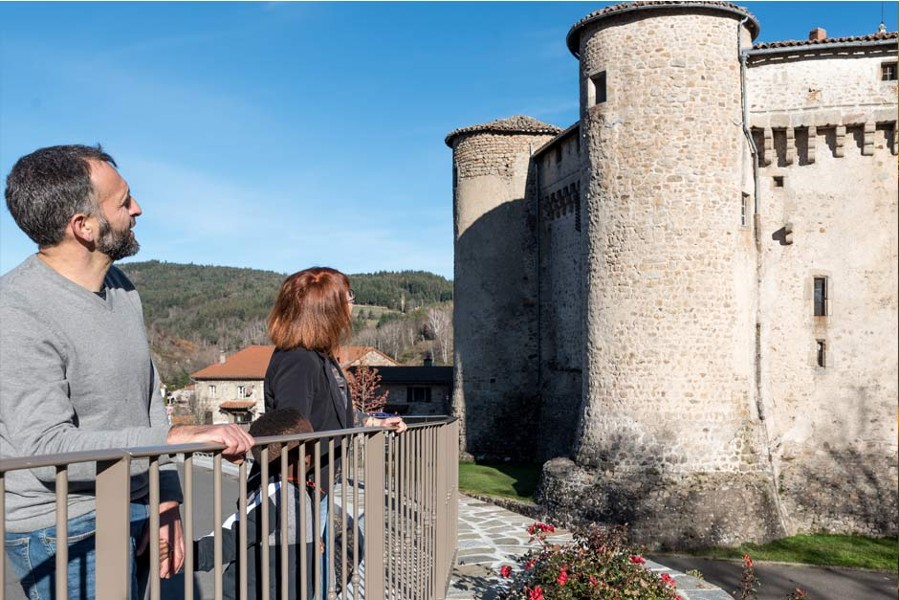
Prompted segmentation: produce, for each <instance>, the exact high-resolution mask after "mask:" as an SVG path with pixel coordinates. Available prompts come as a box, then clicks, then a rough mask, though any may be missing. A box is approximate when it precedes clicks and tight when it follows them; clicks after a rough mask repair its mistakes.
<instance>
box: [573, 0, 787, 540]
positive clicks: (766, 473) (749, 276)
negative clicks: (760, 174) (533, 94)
mask: <svg viewBox="0 0 899 600" xmlns="http://www.w3.org/2000/svg"><path fill="white" fill-rule="evenodd" d="M757 32H758V24H757V23H756V22H755V20H754V18H753V17H751V15H749V14H748V13H747V12H745V11H743V10H742V9H739V8H738V7H735V6H733V5H723V4H721V3H685V4H674V3H663V4H650V3H636V4H635V5H630V4H623V5H617V6H613V7H609V8H607V9H604V10H601V11H599V12H597V13H594V14H591V15H589V16H587V17H586V18H584V19H582V20H581V21H579V22H578V23H576V24H575V25H574V26H573V27H572V29H571V31H570V32H569V34H568V45H569V48H570V49H571V51H572V52H573V53H575V54H576V55H577V56H579V57H580V84H581V134H582V136H583V139H584V142H585V144H584V145H585V147H586V154H587V157H586V160H587V162H588V163H589V164H588V169H589V172H590V173H591V174H592V177H589V179H588V180H587V181H582V189H586V190H587V194H586V207H587V214H588V218H587V236H586V244H587V248H586V252H587V259H586V263H587V265H588V267H587V269H586V272H585V277H586V323H585V329H586V350H585V354H584V363H585V364H584V370H585V372H587V373H589V374H590V376H589V377H585V379H584V405H583V415H582V418H581V427H580V430H579V432H578V436H577V439H576V442H575V452H574V459H575V462H576V463H577V464H578V465H579V466H580V468H581V469H586V470H587V471H588V472H590V475H591V478H592V479H593V481H592V482H591V483H590V484H589V485H587V486H585V487H584V489H583V492H584V493H583V494H575V495H574V496H573V498H578V502H579V503H586V504H587V505H588V506H589V507H590V509H588V511H589V512H592V513H593V514H592V515H591V518H596V519H600V520H607V519H609V518H613V517H614V518H615V519H616V520H622V519H623V520H625V521H630V522H631V523H633V524H634V525H633V526H634V527H635V529H636V531H635V533H636V534H637V535H638V537H648V536H646V531H651V530H656V531H660V530H666V531H669V532H671V535H672V536H678V537H679V538H680V539H683V537H684V536H686V537H689V536H691V535H692V536H696V537H704V536H705V532H707V531H708V530H709V529H713V528H715V527H716V526H718V527H720V528H721V529H724V530H727V531H728V535H733V536H737V537H735V538H734V539H718V540H717V541H718V542H719V543H720V542H723V543H728V542H731V541H736V540H737V539H746V538H747V537H748V538H758V537H769V536H771V535H774V534H777V533H779V532H780V531H781V530H780V518H779V514H778V509H777V506H776V502H775V498H776V494H775V493H774V488H773V481H772V479H773V478H772V475H771V471H770V469H769V468H768V467H769V466H770V461H769V460H768V458H767V444H766V441H765V439H764V429H763V428H762V427H761V426H760V424H759V414H758V410H757V404H756V395H755V392H754V388H755V386H754V374H755V372H754V356H753V354H752V352H751V350H752V349H753V348H754V344H753V335H754V331H755V327H754V322H755V306H753V304H752V301H751V298H753V297H754V296H755V294H754V286H755V285H756V283H755V279H756V277H755V268H754V243H753V238H752V233H751V230H750V228H741V221H740V219H741V206H742V205H743V193H744V191H746V189H745V188H744V181H745V180H746V178H745V177H744V173H743V165H744V152H745V149H746V148H748V141H747V139H746V137H745V136H744V130H743V127H742V122H743V119H742V102H741V69H740V50H741V49H743V48H745V47H749V46H750V45H751V38H752V37H753V36H754V35H755V34H756V33H757ZM749 182H750V183H751V179H750V180H749ZM687 415H689V418H685V416H687ZM570 476H571V474H570V473H567V474H565V475H564V476H563V477H564V478H565V479H570ZM560 483H563V482H560ZM738 505H739V506H743V507H745V509H744V511H742V513H736V514H735V513H734V511H733V510H732V508H733V507H734V506H738ZM627 515H633V518H627ZM663 521H664V527H662V525H663ZM724 521H726V525H724V523H723V522H724ZM655 537H656V539H657V540H658V536H655ZM661 541H662V542H663V543H664V541H665V540H664V539H663V540H661Z"/></svg>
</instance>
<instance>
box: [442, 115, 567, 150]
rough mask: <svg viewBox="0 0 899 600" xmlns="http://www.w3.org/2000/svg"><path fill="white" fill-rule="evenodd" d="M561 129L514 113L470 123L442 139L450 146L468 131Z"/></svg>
mask: <svg viewBox="0 0 899 600" xmlns="http://www.w3.org/2000/svg"><path fill="white" fill-rule="evenodd" d="M561 131H562V130H561V129H560V128H559V127H556V126H555V125H550V124H549V123H544V122H543V121H538V120H537V119H535V118H533V117H526V116H524V115H515V116H514V117H509V118H508V119H497V120H495V121H490V122H489V123H484V124H482V125H471V126H470V127H462V128H460V129H456V130H454V131H452V132H451V133H450V134H449V135H448V136H446V139H445V140H444V141H445V142H446V145H447V146H449V147H450V148H452V147H453V139H454V138H456V137H458V136H460V135H466V134H470V133H537V134H540V133H544V134H549V135H558V134H559V133H560V132H561Z"/></svg>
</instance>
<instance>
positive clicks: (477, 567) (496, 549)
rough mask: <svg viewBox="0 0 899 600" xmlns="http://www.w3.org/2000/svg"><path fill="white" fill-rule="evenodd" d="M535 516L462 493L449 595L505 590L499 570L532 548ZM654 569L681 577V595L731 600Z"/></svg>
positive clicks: (474, 598) (471, 598)
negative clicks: (455, 553)
mask: <svg viewBox="0 0 899 600" xmlns="http://www.w3.org/2000/svg"><path fill="white" fill-rule="evenodd" d="M533 522H534V520H533V519H530V518H528V517H524V516H521V515H519V514H516V513H514V512H512V511H509V510H506V509H504V508H501V507H499V506H495V505H493V504H489V503H487V502H483V501H481V500H477V499H475V498H470V497H468V496H463V495H460V496H459V542H458V554H457V556H456V568H455V570H454V571H453V578H452V582H451V584H450V590H449V593H448V594H447V598H448V599H451V600H493V599H494V598H496V597H497V596H498V595H499V593H500V592H501V591H502V589H503V579H502V578H501V577H500V576H499V575H498V571H499V568H500V567H502V566H503V565H511V566H513V567H514V566H515V564H516V563H515V558H516V557H517V556H520V555H522V554H524V553H525V552H527V551H528V550H531V549H532V548H534V545H533V544H529V543H528V540H529V536H528V534H527V531H526V528H527V526H528V525H530V524H531V523H533ZM547 539H548V540H550V541H553V542H564V541H568V540H570V539H571V534H570V533H569V532H567V531H563V530H558V529H557V530H556V535H554V536H553V537H550V538H547ZM647 565H648V566H649V568H650V569H651V570H653V571H656V572H659V573H663V572H667V573H669V574H670V575H671V576H672V577H674V578H675V580H676V581H677V590H678V593H679V594H680V595H681V597H682V598H683V600H732V599H731V596H729V595H728V594H726V593H725V592H724V591H722V590H721V589H719V588H717V587H715V586H713V585H711V584H709V583H707V582H705V581H702V580H699V579H696V578H695V577H690V576H689V575H686V574H684V573H680V572H678V571H674V570H673V569H669V568H668V567H665V566H664V565H660V564H658V563H654V562H652V561H647Z"/></svg>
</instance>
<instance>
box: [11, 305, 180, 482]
mask: <svg viewBox="0 0 899 600" xmlns="http://www.w3.org/2000/svg"><path fill="white" fill-rule="evenodd" d="M0 323H2V324H3V327H2V329H0V365H2V366H3V368H2V370H0V397H2V409H0V410H2V415H0V426H2V428H3V431H2V432H0V433H2V435H0V443H2V445H3V447H2V448H0V455H2V456H4V457H10V456H37V455H41V454H57V453H65V452H80V451H88V450H104V449H111V448H128V447H135V446H159V445H164V444H165V442H166V436H167V435H168V426H167V425H162V424H156V423H154V424H153V426H151V427H137V426H134V427H122V428H115V429H102V428H96V429H93V428H92V429H86V428H80V427H78V417H77V415H76V412H75V409H74V406H73V405H72V402H71V400H70V398H69V395H68V390H69V387H68V381H67V379H66V349H65V344H64V342H63V341H62V338H61V336H59V335H57V334H56V333H55V332H54V331H52V330H51V328H50V327H49V325H48V324H47V323H46V322H43V321H42V320H41V319H39V318H37V317H36V316H35V315H34V314H32V313H30V312H29V311H26V310H22V309H20V308H18V307H13V306H9V305H7V304H3V305H0ZM163 412H164V408H163ZM33 473H34V474H35V476H36V477H38V478H39V479H40V480H42V481H44V482H47V483H51V482H52V481H53V480H54V477H55V474H54V469H52V468H47V469H34V470H33ZM95 477H96V467H95V466H94V464H93V463H76V464H73V465H70V467H69V481H70V482H73V483H78V482H93V481H94V479H95Z"/></svg>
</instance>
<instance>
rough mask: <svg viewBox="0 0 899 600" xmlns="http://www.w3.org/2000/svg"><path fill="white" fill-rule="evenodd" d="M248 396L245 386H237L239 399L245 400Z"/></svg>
mask: <svg viewBox="0 0 899 600" xmlns="http://www.w3.org/2000/svg"><path fill="white" fill-rule="evenodd" d="M246 395H247V388H246V387H245V386H242V385H239V386H237V397H238V398H243V397H245V396H246Z"/></svg>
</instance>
